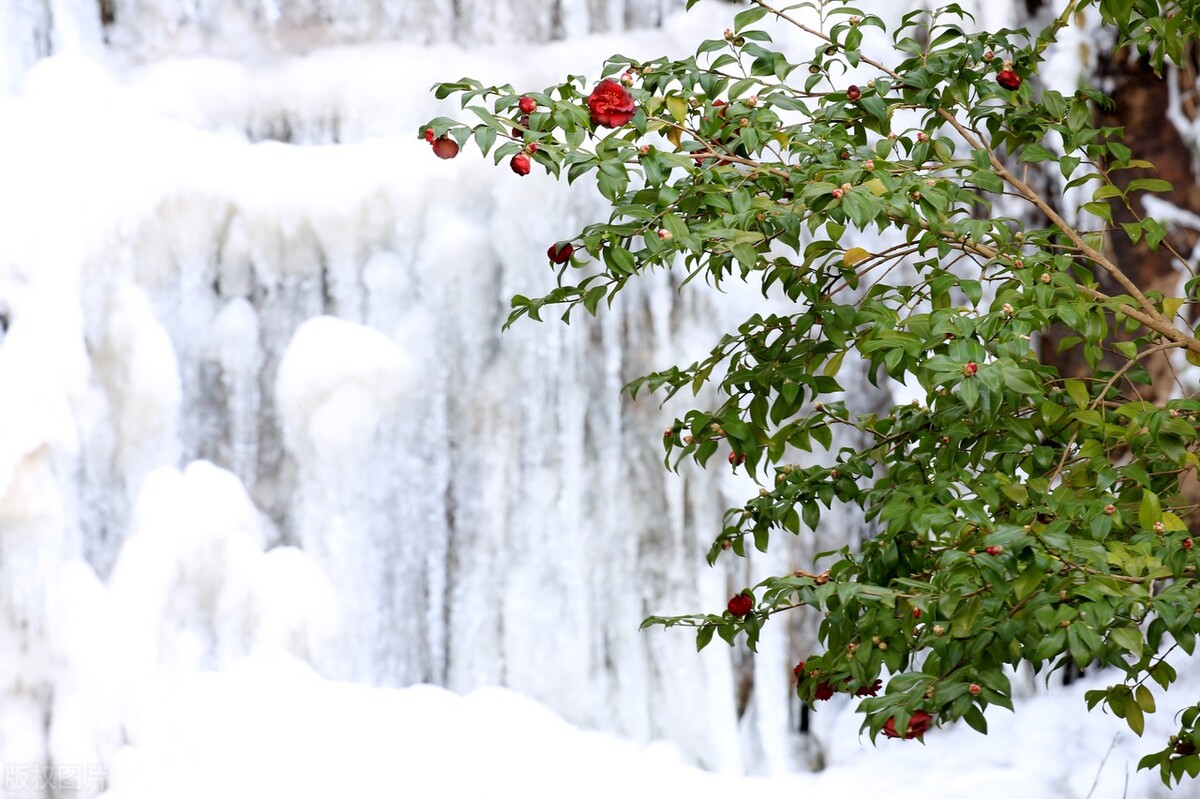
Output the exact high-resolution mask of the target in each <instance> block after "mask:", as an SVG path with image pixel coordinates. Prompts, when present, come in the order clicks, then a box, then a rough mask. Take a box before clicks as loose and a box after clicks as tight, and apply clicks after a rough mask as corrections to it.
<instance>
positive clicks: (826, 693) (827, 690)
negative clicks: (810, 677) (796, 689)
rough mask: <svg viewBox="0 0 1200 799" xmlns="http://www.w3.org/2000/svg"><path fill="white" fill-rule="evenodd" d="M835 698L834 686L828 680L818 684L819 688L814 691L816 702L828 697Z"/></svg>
mask: <svg viewBox="0 0 1200 799" xmlns="http://www.w3.org/2000/svg"><path fill="white" fill-rule="evenodd" d="M832 698H833V686H832V685H830V684H829V683H827V682H823V683H821V684H820V685H818V686H817V690H816V691H814V692H813V700H814V701H816V702H824V701H825V700H827V699H832Z"/></svg>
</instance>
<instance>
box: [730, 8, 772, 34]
mask: <svg viewBox="0 0 1200 799" xmlns="http://www.w3.org/2000/svg"><path fill="white" fill-rule="evenodd" d="M766 15H767V10H766V9H765V8H763V7H761V6H755V7H754V8H748V9H746V10H745V11H741V12H739V13H738V14H737V16H735V17H734V18H733V30H734V33H739V32H741V30H742V28H744V27H746V26H747V25H753V24H754V23H755V22H758V21H759V20H760V19H762V18H763V17H765V16H766Z"/></svg>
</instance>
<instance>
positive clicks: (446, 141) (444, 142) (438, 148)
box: [433, 136, 458, 158]
mask: <svg viewBox="0 0 1200 799" xmlns="http://www.w3.org/2000/svg"><path fill="white" fill-rule="evenodd" d="M433 154H434V155H436V156H437V157H438V158H453V157H454V156H456V155H458V142H456V141H455V140H454V139H451V138H450V137H449V136H443V137H441V138H440V139H435V140H434V142H433Z"/></svg>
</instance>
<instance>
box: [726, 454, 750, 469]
mask: <svg viewBox="0 0 1200 799" xmlns="http://www.w3.org/2000/svg"><path fill="white" fill-rule="evenodd" d="M745 462H746V453H744V452H731V453H729V463H730V465H731V466H741V465H742V464H743V463H745Z"/></svg>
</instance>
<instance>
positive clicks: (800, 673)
mask: <svg viewBox="0 0 1200 799" xmlns="http://www.w3.org/2000/svg"><path fill="white" fill-rule="evenodd" d="M792 674H795V675H796V679H797V680H803V679H804V661H803V660H802V661H800V662H799V663H797V664H796V666H795V668H793V669H792Z"/></svg>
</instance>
